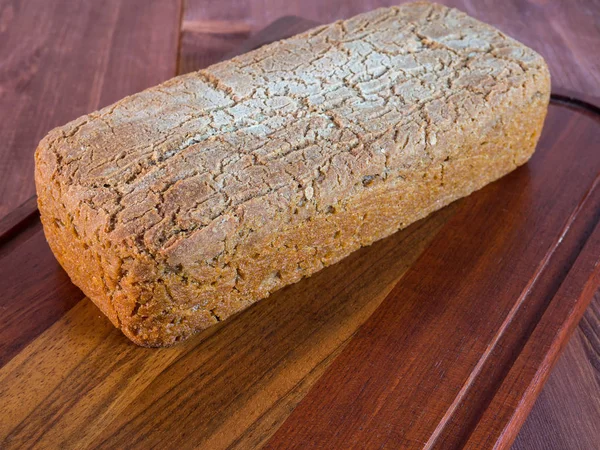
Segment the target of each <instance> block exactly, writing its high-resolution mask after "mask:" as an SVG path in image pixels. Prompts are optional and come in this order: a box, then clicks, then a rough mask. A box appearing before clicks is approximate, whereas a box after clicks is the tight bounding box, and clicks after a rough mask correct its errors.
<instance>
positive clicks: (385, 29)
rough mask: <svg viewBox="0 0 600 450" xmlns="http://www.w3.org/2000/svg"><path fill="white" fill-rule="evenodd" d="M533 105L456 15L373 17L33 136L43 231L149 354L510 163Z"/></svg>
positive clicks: (519, 155) (525, 148)
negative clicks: (40, 136)
mask: <svg viewBox="0 0 600 450" xmlns="http://www.w3.org/2000/svg"><path fill="white" fill-rule="evenodd" d="M549 91H550V79H549V73H548V70H547V67H546V64H545V63H544V61H543V59H542V58H541V57H540V56H539V55H538V54H536V53H535V52H534V51H532V50H530V49H529V48H527V47H525V46H523V45H522V44H520V43H518V42H516V41H514V40H512V39H510V38H508V37H506V36H505V35H503V34H502V33H501V32H499V31H497V30H495V29H494V28H492V27H490V26H488V25H485V24H483V23H481V22H478V21H476V20H474V19H472V18H470V17H468V16H467V15H465V14H463V13H462V12H459V11H457V10H455V9H449V8H446V7H444V6H440V5H434V4H427V3H415V4H407V5H403V6H400V7H392V8H387V9H379V10H376V11H373V12H370V13H367V14H362V15H359V16H357V17H354V18H352V19H349V20H346V21H341V22H336V23H333V24H331V25H327V26H321V27H318V28H315V29H313V30H310V31H309V32H306V33H304V34H301V35H298V36H295V37H293V38H291V39H286V40H284V41H280V42H276V43H274V44H272V45H268V46H266V47H263V48H261V49H259V50H256V51H253V52H251V53H248V54H245V55H243V56H240V57H237V58H234V59H232V60H230V61H226V62H223V63H220V64H216V65H213V66H211V67H209V68H208V69H205V70H201V71H199V72H195V73H191V74H187V75H184V76H180V77H177V78H174V79H172V80H170V81H167V82H166V83H163V84H162V85H160V86H157V87H154V88H152V89H148V90H146V91H144V92H141V93H139V94H136V95H133V96H131V97H127V98H125V99H123V100H121V101H120V102H118V103H116V104H114V105H112V106H109V107H107V108H104V109H102V110H100V111H98V112H94V113H92V114H89V115H86V116H84V117H81V118H79V119H77V120H74V121H73V122H71V123H69V124H67V125H65V126H63V127H60V128H57V129H55V130H53V131H51V132H50V133H49V134H48V136H46V137H45V138H44V139H43V140H42V142H41V143H40V145H39V147H38V149H37V152H36V184H37V191H38V196H39V209H40V211H41V218H42V222H43V225H44V231H45V233H46V237H47V239H48V242H49V244H50V246H51V248H52V250H53V252H54V254H55V255H56V257H57V259H58V260H59V261H60V263H61V264H62V266H63V267H64V268H65V270H66V271H67V273H68V274H69V275H70V276H71V278H72V280H73V282H74V283H75V284H76V285H77V286H79V287H80V288H81V289H82V290H83V292H84V293H85V294H86V295H87V296H89V297H90V298H91V299H92V300H93V301H94V302H95V303H96V304H97V305H98V307H99V308H100V309H101V310H102V311H103V312H104V313H105V314H106V315H107V316H108V317H109V318H110V320H111V321H112V322H113V323H114V324H115V326H117V327H119V328H121V329H122V330H123V332H124V333H125V334H126V335H127V336H128V337H129V338H130V339H131V340H132V341H134V342H135V343H137V344H140V345H147V346H162V345H169V344H172V343H174V342H175V341H178V340H181V339H183V338H186V337H188V336H190V335H191V334H192V333H194V332H195V331H198V330H201V329H203V328H206V327H208V326H210V325H212V324H214V323H216V322H218V321H221V320H223V319H225V318H227V317H228V316H230V315H231V314H233V313H235V312H237V311H240V310H242V309H244V308H246V307H247V306H249V305H251V304H252V303H254V302H255V301H257V300H259V299H262V298H264V297H266V296H268V295H269V294H270V293H271V292H273V291H275V290H277V289H279V288H281V287H283V286H285V285H288V284H290V283H295V282H297V281H298V280H300V279H301V278H302V277H305V276H308V275H311V274H312V273H314V272H316V271H318V270H320V269H321V268H323V267H325V266H328V265H330V264H333V263H335V262H336V261H339V260H340V259H342V258H344V257H345V256H346V255H348V254H349V253H350V252H352V251H354V250H356V249H358V248H359V247H361V246H363V245H369V244H371V243H372V242H374V241H376V240H378V239H381V238H383V237H386V236H388V235H390V234H391V233H394V232H395V231H396V230H398V229H400V228H403V227H406V226H407V225H409V224H410V223H412V222H414V221H416V220H418V219H420V218H422V217H425V216H426V215H428V214H429V213H431V212H432V211H434V210H437V209H439V208H441V207H443V206H444V205H446V204H448V203H450V202H452V201H453V200H455V199H457V198H459V197H463V196H465V195H468V194H469V193H471V192H473V191H474V190H476V189H479V188H481V187H482V186H484V185H485V184H487V183H489V182H491V181H493V180H496V179H497V178H499V177H501V176H503V175H504V174H506V173H507V172H510V171H511V170H513V169H515V168H516V167H517V166H519V165H521V164H523V163H525V162H526V161H527V160H528V159H529V157H530V156H531V154H532V153H533V151H534V147H535V145H536V142H537V139H538V137H539V135H540V132H541V129H542V124H543V121H544V117H545V115H546V110H547V105H548V100H549ZM491 220H493V219H491Z"/></svg>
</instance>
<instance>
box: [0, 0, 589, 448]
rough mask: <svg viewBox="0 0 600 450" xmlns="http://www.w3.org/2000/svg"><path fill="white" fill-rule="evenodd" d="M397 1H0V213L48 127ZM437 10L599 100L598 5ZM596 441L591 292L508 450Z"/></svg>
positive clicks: (514, 3)
mask: <svg viewBox="0 0 600 450" xmlns="http://www.w3.org/2000/svg"><path fill="white" fill-rule="evenodd" d="M395 3H399V1H392V2H388V1H377V0H369V1H360V0H351V1H343V2H342V1H329V2H324V1H320V0H296V1H290V0H262V1H253V0H220V1H206V0H204V1H203V0H186V1H185V2H182V1H181V0H173V1H167V0H152V1H151V0H106V1H103V2H97V1H93V0H86V1H83V0H82V1H77V2H73V1H71V0H0V143H1V146H0V217H2V216H4V215H6V214H7V213H9V212H10V211H11V210H12V209H13V208H15V207H16V206H18V205H19V204H20V203H21V202H23V201H24V200H26V199H27V198H29V197H30V196H31V195H32V194H33V192H34V189H33V180H32V176H33V157H32V155H33V150H34V149H35V145H36V143H37V142H38V141H39V139H41V137H42V136H43V135H44V134H45V133H46V132H47V131H48V130H49V129H51V128H52V127H54V126H57V125H61V124H63V123H65V122H66V121H68V120H70V119H73V118H75V117H77V116H79V115H81V114H83V113H86V112H89V111H91V110H94V109H97V108H99V107H102V106H105V105H107V104H109V103H112V102H113V101H115V100H117V99H119V98H121V97H123V96H124V95H127V94H130V93H133V92H136V91H139V90H141V89H143V88H145V87H148V86H151V85H154V84H157V83H158V82H160V81H162V80H164V79H167V78H170V77H171V76H172V75H173V74H174V73H175V72H176V70H177V69H179V71H180V72H186V71H189V70H193V69H194V68H197V67H200V66H204V65H207V64H210V63H212V62H215V61H217V60H219V59H220V58H221V57H222V56H223V55H224V54H226V53H228V52H229V51H231V50H232V49H234V48H236V47H237V46H239V44H240V43H241V42H242V41H243V40H245V39H246V38H247V37H248V36H249V35H250V34H251V33H252V32H253V31H254V30H258V29H260V28H262V27H264V26H265V25H267V24H268V23H270V22H271V21H273V20H275V19H277V18H278V17H281V16H283V15H288V14H294V15H299V16H303V17H307V18H310V19H313V20H317V21H320V22H326V21H331V20H335V19H338V18H343V17H348V16H351V15H353V14H356V13H358V12H362V11H366V10H369V9H373V8H375V7H377V6H384V5H388V4H395ZM442 3H446V4H449V5H452V6H457V7H459V8H461V9H462V10H464V11H466V12H467V13H469V14H471V15H473V16H475V17H478V18H479V19H481V20H484V21H487V22H489V23H492V24H494V25H496V26H497V27H499V28H500V29H502V30H504V31H505V32H506V33H508V34H509V35H511V36H513V37H516V38H518V39H519V40H521V41H522V42H524V43H526V44H528V45H530V46H531V47H533V48H535V49H536V50H538V51H539V52H540V53H541V54H543V55H544V57H545V58H546V59H547V61H548V63H549V65H550V67H551V72H552V76H553V83H554V84H555V85H558V86H561V87H564V88H567V89H570V90H571V91H574V92H582V93H586V94H591V95H595V96H596V97H598V96H600V50H599V49H600V2H598V1H583V0H579V1H566V0H564V1H550V0H535V1H534V0H529V1H527V0H510V1H505V2H492V1H479V2H473V1H468V0H462V1H461V0H451V1H443V2H442ZM179 30H181V33H180V32H179ZM178 54H179V57H177V55H178ZM598 442H600V296H596V299H595V301H594V302H593V303H592V305H591V307H590V308H589V309H588V311H587V312H586V314H585V316H584V319H583V320H582V322H581V324H580V325H579V328H578V329H577V330H576V332H575V334H574V336H573V338H572V339H571V341H570V343H569V345H568V347H567V349H566V351H565V353H564V355H563V356H562V358H561V359H560V360H559V362H558V364H557V366H556V368H555V370H554V372H553V374H552V375H551V377H550V379H549V381H548V383H547V385H546V387H545V389H544V391H543V392H542V394H541V395H540V397H539V399H538V401H537V403H536V405H535V407H534V409H533V411H532V413H531V415H530V417H529V419H528V420H527V422H526V424H525V426H524V427H523V429H522V431H521V434H520V435H519V437H518V438H517V441H516V442H515V448H518V449H531V448H556V449H564V448H577V449H588V448H589V449H596V448H598Z"/></svg>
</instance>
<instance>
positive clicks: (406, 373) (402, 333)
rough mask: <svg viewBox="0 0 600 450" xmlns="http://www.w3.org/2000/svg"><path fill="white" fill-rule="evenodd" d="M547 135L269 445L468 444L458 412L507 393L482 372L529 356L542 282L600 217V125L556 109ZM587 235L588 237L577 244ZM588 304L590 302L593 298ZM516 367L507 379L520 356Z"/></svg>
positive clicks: (448, 234) (468, 204) (451, 228)
mask: <svg viewBox="0 0 600 450" xmlns="http://www.w3.org/2000/svg"><path fill="white" fill-rule="evenodd" d="M563 126H564V127H563ZM585 130H587V131H585ZM543 136H544V137H543V138H542V141H541V143H540V145H539V148H538V151H537V153H536V154H535V155H534V157H533V158H532V160H531V161H530V163H529V164H528V165H527V168H526V169H523V170H518V171H516V172H514V173H513V174H511V175H509V176H507V177H505V178H504V179H503V180H501V182H499V183H497V184H493V185H490V186H488V187H486V188H484V189H483V190H482V191H480V192H478V193H476V194H474V195H472V196H471V197H469V199H468V200H466V201H465V202H464V203H463V207H462V208H461V209H460V210H459V211H458V212H457V214H456V216H454V217H453V218H452V219H451V220H450V221H449V223H448V224H447V225H446V226H445V227H444V228H443V229H442V231H441V232H440V233H439V234H438V236H436V238H435V239H434V241H433V242H432V243H431V245H430V246H429V247H428V248H427V250H426V251H425V252H424V253H423V255H422V256H421V257H420V259H419V260H418V262H417V264H415V265H414V266H413V267H411V269H410V271H409V272H408V273H407V274H406V275H405V277H403V279H402V280H401V282H400V283H399V284H398V285H397V286H396V287H395V288H394V290H393V291H392V294H390V296H388V298H387V299H386V300H385V301H384V303H383V304H382V305H381V306H380V307H379V308H378V309H377V311H376V312H375V313H374V315H373V316H372V317H371V318H370V319H369V321H368V322H367V323H366V324H365V325H364V326H363V327H362V328H361V329H360V330H359V332H358V333H357V334H356V336H355V338H354V339H353V340H352V342H351V343H350V344H349V345H348V346H347V347H346V348H345V349H344V351H343V352H342V353H341V354H340V356H339V357H338V358H337V359H336V360H335V361H334V363H333V364H332V365H331V366H330V367H329V369H328V370H327V372H326V373H325V374H324V375H323V377H322V378H321V379H320V380H319V381H318V382H317V383H316V384H315V386H314V388H313V389H312V390H311V391H310V392H309V393H308V395H307V396H306V397H305V399H304V400H303V401H302V402H301V403H300V405H299V406H298V408H297V409H296V410H295V411H294V412H293V413H292V415H291V416H290V417H289V418H288V419H287V421H286V422H285V423H284V424H283V425H282V427H281V428H280V429H279V430H278V432H277V433H276V434H275V436H274V437H273V440H272V441H270V442H269V444H268V445H267V447H270V446H272V447H273V448H278V447H279V446H282V445H284V443H288V444H289V443H294V444H296V445H299V443H302V445H304V446H311V447H313V448H323V447H328V448H338V447H341V446H344V445H346V446H353V445H356V446H366V447H368V448H379V447H380V446H389V447H390V448H398V447H402V446H414V447H418V446H420V445H425V446H426V447H433V446H437V445H439V446H440V448H457V447H458V446H459V445H460V444H461V443H462V442H464V440H465V438H467V437H468V436H469V432H470V429H469V427H468V426H465V425H468V423H470V422H472V421H467V422H466V423H465V422H464V419H463V421H461V420H458V422H459V424H460V426H454V425H453V423H452V421H453V419H454V420H456V414H458V417H461V415H462V414H463V412H464V411H470V410H473V409H475V411H477V409H478V408H479V406H480V405H481V402H482V401H483V402H485V400H486V398H489V395H490V394H492V396H493V393H494V392H495V389H497V388H498V386H490V387H489V388H488V389H486V390H483V391H478V389H477V386H478V385H479V381H478V380H479V377H480V376H481V375H482V374H483V375H484V377H483V378H484V381H487V376H485V375H487V374H489V373H490V368H491V369H492V372H495V370H496V369H497V366H498V364H499V363H500V361H501V360H500V361H499V360H498V358H496V356H497V352H498V351H500V353H503V352H504V351H505V350H506V347H508V352H509V354H510V353H512V354H519V352H520V351H521V345H522V344H523V338H522V335H521V333H514V332H513V331H514V328H515V326H516V329H521V328H522V327H521V325H519V320H520V319H521V318H523V317H528V316H529V314H525V315H523V311H527V310H531V309H533V310H536V311H541V312H543V311H544V309H545V308H546V300H547V298H548V297H547V289H545V288H541V287H540V285H539V283H540V282H542V283H543V280H544V279H549V280H552V278H553V277H546V276H545V275H544V274H545V272H547V271H550V273H560V272H563V273H565V272H566V271H568V268H569V266H567V268H566V269H567V270H563V269H562V268H563V267H564V266H563V265H562V264H561V262H562V261H561V260H562V258H560V257H559V258H558V260H557V258H556V256H557V249H558V248H559V247H560V246H562V245H564V243H565V242H567V241H570V239H567V236H568V232H571V231H576V230H586V229H589V223H590V222H591V223H592V226H593V225H595V224H596V222H597V220H598V214H597V213H598V211H599V208H598V204H600V201H596V200H595V201H594V202H592V203H590V204H588V205H587V206H586V207H584V208H583V209H582V208H580V206H579V205H580V201H581V200H582V199H583V198H584V197H585V196H586V193H587V192H588V190H589V189H590V186H592V185H594V182H595V180H596V177H597V176H598V173H599V171H600V159H599V158H598V152H597V148H595V147H594V146H593V144H592V143H593V142H598V141H599V139H600V128H599V127H598V125H597V122H596V121H595V120H594V119H593V118H588V117H586V116H584V115H578V116H569V114H568V113H563V111H562V110H560V109H555V108H554V107H551V109H550V114H549V117H548V121H547V124H546V128H545V132H544V135H543ZM566 148H569V149H570V150H568V151H567V150H566ZM574 160H576V161H574ZM542 174H544V175H542ZM549 180H553V182H552V183H551V182H549ZM574 180H578V181H577V182H575V181H574ZM584 180H585V181H584ZM554 183H557V184H556V185H555V184H554ZM595 186H596V185H595ZM591 192H592V193H590V194H589V195H590V196H591V197H590V198H593V199H596V194H595V193H594V192H596V191H595V190H592V191H591ZM598 198H600V196H598ZM581 211H591V212H590V213H589V215H587V214H586V217H587V218H588V219H586V220H584V221H583V222H584V225H583V226H581V227H579V226H575V227H574V228H571V227H572V226H573V225H574V223H575V221H576V220H577V218H578V217H580V215H581V214H582V212H581ZM569 217H570V218H569ZM588 234H589V233H587V232H585V231H584V232H583V233H579V236H578V237H577V239H575V246H574V248H575V249H577V250H578V249H579V248H580V247H581V245H582V242H585V240H586V238H587V235H588ZM559 244H560V245H559ZM492 274H493V276H492ZM596 287H597V286H596ZM551 292H552V291H551ZM592 293H593V292H592ZM553 297H554V295H551V296H550V298H553ZM578 299H579V303H578V305H579V307H581V306H582V305H587V302H588V301H589V300H590V299H591V296H587V297H586V296H582V297H581V298H578ZM539 315H541V314H539V313H538V314H534V315H533V317H534V318H535V317H536V316H539ZM555 319H556V320H559V321H560V320H561V319H563V320H564V319H566V317H565V316H560V315H559V316H557V317H555ZM535 323H536V322H535V321H533V322H529V326H528V327H526V328H525V330H527V329H529V330H531V329H532V326H535ZM448 324H452V326H448ZM526 336H527V335H525V337H526ZM545 337H546V339H549V338H550V337H553V336H552V335H551V334H548V335H545ZM525 342H527V340H525ZM545 343H547V342H545ZM506 364H507V365H506V366H505V367H504V368H503V369H502V370H500V374H502V373H506V370H507V368H510V367H511V364H512V361H511V360H510V359H509V360H508V361H507V362H506ZM503 378H504V377H502V376H501V377H499V378H498V381H499V382H500V383H502V382H503ZM526 380H527V381H529V380H528V379H527V378H524V380H523V383H522V384H519V385H517V386H513V389H514V390H513V393H514V395H515V396H516V397H518V398H520V397H519V396H525V392H526V391H527V390H528V389H530V388H531V385H530V383H528V382H525V381H526ZM538 382H540V380H538V379H535V380H533V381H532V383H533V384H535V385H536V386H539V385H540V384H539V383H538ZM485 385H486V383H484V386H485ZM471 394H474V395H471ZM524 398H526V399H527V401H528V403H527V402H524V404H511V406H512V407H513V408H516V410H517V411H519V410H520V409H521V408H522V409H523V410H526V409H527V408H526V405H527V406H531V404H532V402H533V399H532V398H531V397H528V396H525V397H524ZM483 413H484V417H485V414H490V415H493V414H494V413H495V411H494V410H493V409H489V408H484V409H483ZM477 419H479V421H478V423H479V425H480V426H481V427H482V428H481V433H482V434H485V432H486V431H491V430H492V426H493V427H496V426H499V425H498V423H495V422H493V421H489V422H488V423H487V426H488V427H489V428H486V427H484V426H483V425H482V423H483V422H481V417H478V418H477ZM501 419H504V418H503V417H500V418H499V422H500V424H501V425H502V426H504V423H503V422H502V420H501ZM521 419H524V417H522V418H521ZM521 423H522V422H521ZM519 425H520V423H519ZM450 430H451V432H450ZM496 437H498V438H499V439H500V438H503V437H505V436H504V435H498V436H496ZM506 437H507V438H508V435H506ZM292 447H294V446H293V445H292Z"/></svg>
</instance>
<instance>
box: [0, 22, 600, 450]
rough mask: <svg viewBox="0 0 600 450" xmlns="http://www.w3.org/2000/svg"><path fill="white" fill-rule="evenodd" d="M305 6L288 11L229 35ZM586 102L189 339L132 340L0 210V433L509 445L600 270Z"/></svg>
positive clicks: (277, 29) (140, 442)
mask: <svg viewBox="0 0 600 450" xmlns="http://www.w3.org/2000/svg"><path fill="white" fill-rule="evenodd" d="M310 25H311V23H309V22H307V21H303V20H301V19H297V18H285V19H282V20H280V21H278V22H276V23H275V24H274V25H272V26H270V27H269V28H267V29H266V30H264V31H263V32H261V33H259V35H258V36H256V37H255V38H253V39H252V40H251V41H249V42H248V43H247V44H246V45H245V46H244V48H243V49H242V50H243V51H245V50H249V49H251V48H253V47H255V46H257V45H260V44H262V43H265V42H270V41H273V40H276V39H279V38H282V37H285V36H288V35H291V34H294V33H296V32H299V31H301V30H303V29H306V28H308V27H309V26H310ZM599 180H600V110H598V108H596V107H594V106H593V105H592V104H590V103H589V102H586V101H583V100H582V99H581V98H580V99H576V98H573V96H569V95H555V96H554V97H553V101H552V104H551V106H550V111H549V115H548V118H547V121H546V125H545V128H544V133H543V135H542V138H541V141H540V143H539V145H538V150H537V152H536V154H535V155H534V157H533V158H532V160H531V161H530V163H528V164H527V165H526V166H524V167H522V168H520V169H518V170H516V171H515V172H513V173H511V174H509V175H508V176H506V177H504V178H503V179H501V180H499V181H497V182H495V183H493V184H491V185H489V186H487V187H486V188H484V189H482V190H481V191H478V192H476V193H474V194H473V195H471V196H470V197H468V198H466V199H463V200H460V201H458V202H456V203H454V204H452V205H450V206H449V207H447V208H444V209H443V210H441V211H439V212H437V213H435V214H433V215H432V216H430V217H429V218H427V219H425V220H422V221H420V222H418V223H416V224H414V225H412V226H411V227H409V228H407V229H406V230H403V231H401V232H399V233H396V234H395V235H393V236H391V237H389V238H387V239H385V240H383V241H380V242H377V243H375V244H374V245H372V246H370V247H368V248H364V249H361V250H359V251H357V252H356V253H354V254H352V255H351V256H350V257H348V258H346V259H345V260H343V261H342V262H340V263H339V264H336V265H334V266H332V267H329V268H327V269H325V270H323V271H321V272H319V273H318V274H316V275H315V276H313V277H311V278H309V279H306V280H303V281H301V282H300V283H297V284H295V285H293V286H290V287H287V288H285V289H283V290H281V291H279V292H277V293H276V294H274V295H272V296H271V297H270V298H269V299H266V300H264V301H262V302H259V303H258V304H256V305H254V306H253V307H251V308H249V309H248V310H246V311H244V312H243V313H241V314H238V315H237V316H235V317H233V318H231V319H229V320H227V321H225V322H223V323H221V324H219V325H217V326H215V327H213V328H211V329H209V330H206V331H205V332H203V333H201V334H200V335H198V336H196V337H195V338H193V339H192V340H191V341H189V342H186V343H184V344H181V345H178V346H175V347H172V348H168V349H144V348H139V347H136V346H135V345H133V344H131V343H130V342H129V341H128V340H127V339H126V338H124V337H123V336H122V335H121V333H120V332H119V331H118V330H115V329H114V328H113V327H112V325H111V324H110V323H109V322H108V320H107V319H106V318H104V317H103V316H102V315H101V314H100V312H99V310H98V309H97V308H96V307H95V306H94V305H93V304H92V303H91V302H90V301H89V300H88V299H85V298H83V295H82V294H81V292H80V291H79V290H78V289H77V288H76V287H74V286H73V285H72V284H71V283H70V281H69V279H68V277H67V276H66V274H65V273H64V271H63V270H62V269H61V268H60V266H59V265H58V263H57V262H56V261H55V259H54V258H53V256H52V254H51V252H50V250H49V248H48V246H47V244H46V242H45V240H44V236H43V233H42V230H41V225H40V222H39V217H38V215H37V210H36V209H35V199H32V200H31V201H29V202H28V203H26V204H24V205H23V206H22V207H21V208H19V209H17V210H16V211H15V212H13V214H11V215H9V216H8V217H7V218H6V219H4V220H3V221H2V222H0V271H1V273H2V277H0V294H1V298H0V311H1V312H2V318H3V319H2V327H1V329H0V448H23V447H27V448H29V447H39V448H57V447H61V448H78V449H79V448H92V447H94V448H95V447H100V448H144V449H145V448H151V447H158V448H178V449H180V448H206V449H220V448H255V447H260V446H266V447H267V448H319V449H320V448H328V449H329V448H344V449H345V448H422V447H426V448H442V449H447V448H458V447H461V446H466V447H467V448H473V449H481V448H492V447H497V448H506V447H509V446H510V444H511V443H512V440H513V439H514V437H515V436H516V433H517V431H518V429H519V427H520V425H521V424H522V423H523V421H524V419H525V417H526V415H527V413H528V412H529V410H530V408H531V406H532V404H533V402H534V400H535V398H536V396H537V394H538V393H539V391H540V389H541V387H542V385H543V383H544V381H545V379H546V377H547V375H548V373H549V371H550V369H551V367H552V365H553V363H554V362H555V361H556V359H557V356H558V355H559V353H560V350H561V348H562V346H563V345H564V344H565V343H566V341H567V340H568V337H569V335H570V333H571V331H572V330H573V328H574V327H575V325H576V324H577V322H578V320H579V319H580V317H581V315H582V313H583V311H584V309H585V308H586V306H587V305H588V303H589V301H590V300H591V298H592V296H593V295H594V293H595V292H596V291H597V289H598V287H599V286H600V225H599V221H600V187H599V186H598V185H599V183H600V181H599Z"/></svg>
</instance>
